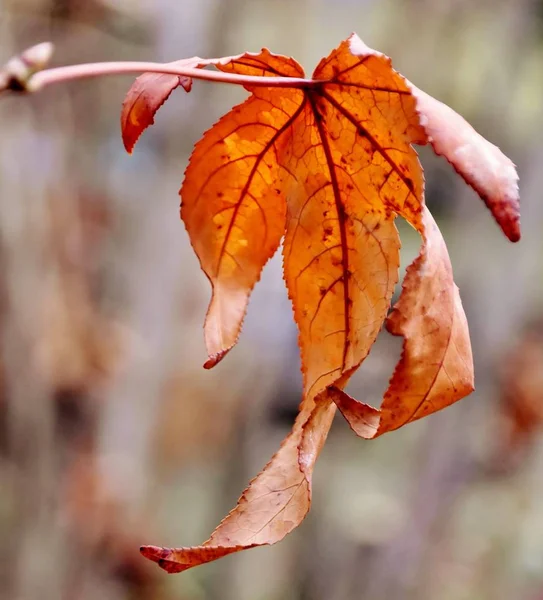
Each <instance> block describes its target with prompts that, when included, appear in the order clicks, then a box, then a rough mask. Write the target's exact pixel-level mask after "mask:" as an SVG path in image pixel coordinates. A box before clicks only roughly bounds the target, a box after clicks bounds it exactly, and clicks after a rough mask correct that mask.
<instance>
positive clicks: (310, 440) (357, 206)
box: [122, 34, 520, 572]
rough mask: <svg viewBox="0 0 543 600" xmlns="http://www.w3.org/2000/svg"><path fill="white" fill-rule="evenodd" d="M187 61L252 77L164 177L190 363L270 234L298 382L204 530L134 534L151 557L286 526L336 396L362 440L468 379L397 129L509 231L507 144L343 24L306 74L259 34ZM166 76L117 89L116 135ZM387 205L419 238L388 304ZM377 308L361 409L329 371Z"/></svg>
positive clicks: (459, 318) (343, 368)
mask: <svg viewBox="0 0 543 600" xmlns="http://www.w3.org/2000/svg"><path fill="white" fill-rule="evenodd" d="M192 60H193V62H192V64H193V65H197V66H205V65H207V64H214V65H215V67H216V68H217V69H219V70H220V71H223V72H228V73H235V74H238V75H244V76H246V82H245V87H246V89H247V90H248V91H249V92H251V95H250V97H249V98H248V99H247V100H246V101H245V102H244V103H242V104H240V105H239V106H237V107H235V108H233V109H232V110H231V111H230V112H229V113H228V114H227V115H225V116H224V117H223V118H222V119H221V120H220V121H219V122H218V123H216V124H215V125H214V126H213V127H212V128H211V129H210V130H209V131H207V132H206V133H205V134H204V136H203V138H202V139H201V140H200V141H199V142H198V143H197V144H196V147H195V149H194V152H193V154H192V157H191V159H190V163H189V166H188V168H187V170H186V173H185V180H184V182H183V187H182V188H181V192H180V193H181V198H182V204H181V217H182V219H183V221H184V223H185V225H186V228H187V231H188V233H189V236H190V239H191V242H192V245H193V248H194V250H195V251H196V254H197V255H198V258H199V260H200V264H201V266H202V269H203V270H204V272H205V273H206V275H207V276H208V278H209V280H210V282H211V285H212V288H213V296H212V300H211V304H210V306H209V309H208V313H207V317H206V323H205V339H206V345H207V349H208V353H209V359H208V361H207V363H206V365H205V366H206V367H212V366H213V365H215V364H216V363H217V362H218V361H220V360H221V359H222V358H223V357H224V356H225V354H226V353H227V352H228V351H229V350H230V349H231V348H232V347H233V346H234V344H235V343H236V341H237V338H238V336H239V332H240V329H241V325H242V322H243V318H244V315H245V311H246V307H247V303H248V300H249V295H250V293H251V290H252V288H253V286H254V285H255V283H256V282H257V281H258V279H259V277H260V273H261V271H262V268H263V267H264V265H265V263H266V262H267V261H268V259H269V258H270V257H271V256H272V255H273V254H274V253H275V251H276V250H277V248H278V247H279V244H280V242H281V240H282V239H284V244H283V261H284V276H285V281H286V284H287V287H288V291H289V297H290V299H291V301H292V304H293V309H294V317H295V320H296V323H297V325H298V328H299V332H300V336H299V344H300V349H301V355H302V370H303V376H304V391H303V400H302V404H301V407H300V413H299V415H298V417H297V419H296V422H295V424H294V427H293V430H292V432H291V434H290V435H289V436H288V437H287V438H286V439H285V441H284V442H283V445H282V446H281V449H280V450H279V452H278V453H277V454H276V455H275V456H274V457H273V458H272V460H271V461H270V463H269V464H268V465H267V466H266V467H265V468H264V470H263V471H262V472H261V473H260V474H259V475H258V476H257V477H256V478H255V479H254V480H253V481H252V482H251V484H250V485H249V487H248V488H247V489H246V490H245V492H244V493H243V494H242V496H241V498H240V500H239V501H238V504H237V506H236V507H235V508H234V509H233V511H232V512H231V513H230V514H229V515H228V516H227V517H226V518H225V519H224V520H223V521H222V523H221V524H220V525H219V526H218V527H217V529H215V531H214V532H213V534H212V535H211V537H210V539H209V540H207V541H206V542H204V543H203V544H202V545H201V546H197V547H192V548H179V549H169V548H159V547H155V546H144V547H143V548H142V549H141V551H142V554H143V555H144V556H146V557H147V558H150V559H152V560H154V561H156V562H158V564H159V565H160V566H161V567H162V568H164V569H165V570H166V571H168V572H179V571H183V570H186V569H188V568H190V567H192V566H196V565H199V564H202V563H205V562H209V561H211V560H215V559H217V558H220V557H221V556H224V555H226V554H230V553H232V552H237V551H239V550H243V549H245V548H250V547H253V546H258V545H263V544H272V543H275V542H277V541H278V540H280V539H282V538H283V537H284V536H285V535H286V534H287V533H288V532H289V531H291V530H292V529H293V528H295V527H296V526H297V525H298V524H299V523H300V522H301V521H302V519H303V518H304V516H305V515H306V514H307V511H308V510H309V505H310V499H311V475H312V471H313V467H314V464H315V461H316V458H317V456H318V454H319V451H320V449H321V448H322V445H323V443H324V441H325V439H326V436H327V433H328V430H329V427H330V425H331V423H332V418H333V415H334V412H335V409H336V406H337V407H339V409H340V411H341V412H342V414H343V415H344V417H345V418H346V419H347V421H348V422H349V424H350V426H351V427H352V429H353V430H354V431H355V432H356V433H357V434H358V435H360V436H361V437H364V438H368V439H370V438H375V437H377V436H379V435H381V434H383V433H385V432H387V431H391V430H393V429H397V428H398V427H401V426H402V425H405V424H406V423H409V422H411V421H414V420H416V419H419V418H421V417H424V416H426V415H428V414H430V413H432V412H435V411H437V410H440V409H441V408H444V407H445V406H447V405H449V404H451V403H452V402H455V401H456V400H459V399H460V398H462V397H464V396H466V395H467V394H469V393H470V392H471V391H472V389H473V361H472V355H471V347H470V342H469V334H468V327H467V323H466V318H465V315H464V311H463V308H462V304H461V301H460V296H459V293H458V289H457V287H456V286H455V284H454V281H453V277H452V269H451V264H450V260H449V256H448V253H447V249H446V246H445V243H444V241H443V238H442V236H441V233H440V231H439V229H438V227H437V225H436V224H435V222H434V220H433V218H432V216H431V214H430V212H429V211H428V209H427V208H426V207H425V203H424V179H423V172H422V168H421V165H420V163H419V160H418V157H417V154H416V152H415V150H414V149H413V146H412V144H426V143H431V144H432V145H433V147H434V149H435V151H436V152H437V153H438V154H443V155H444V156H445V157H446V158H447V160H449V161H450V162H451V164H452V165H453V166H454V168H455V169H456V170H457V171H458V172H459V173H460V175H462V176H463V177H464V179H465V180H466V181H467V182H468V183H469V184H470V185H472V187H474V189H475V190H476V191H477V192H478V193H479V195H480V196H481V197H482V198H483V200H484V201H485V203H486V204H487V206H488V207H489V208H490V210H491V211H492V213H493V215H494V217H495V218H496V220H497V221H498V223H499V224H500V226H501V227H502V229H503V231H504V232H505V234H506V235H507V236H508V237H509V238H510V239H511V240H513V241H516V240H518V239H519V237H520V233H519V201H518V187H517V175H516V171H515V168H514V165H513V164H512V163H511V161H510V160H509V159H508V158H506V157H505V156H504V155H503V154H502V153H501V152H500V151H499V149H498V148H496V147H495V146H493V145H492V144H490V143H489V142H487V141H486V140H484V138H482V137H481V136H480V135H479V134H477V133H476V132H475V131H474V130H473V128H472V127H471V126H470V125H468V124H467V123H466V122H465V121H464V120H463V119H462V117H460V116H459V115H458V114H456V113H455V112H454V111H452V109H450V108H449V107H447V106H445V105H443V104H442V103H440V102H438V101H437V100H435V99H433V98H431V97H430V96H428V95H427V94H425V93H424V92H422V91H420V90H418V89H417V88H416V87H415V86H414V85H412V84H411V83H410V82H409V81H407V80H406V79H404V78H403V77H402V76H401V75H399V74H398V73H397V72H396V71H394V70H393V69H392V66H391V61H390V59H389V58H387V57H386V56H384V55H383V54H381V53H379V52H376V51H374V50H371V49H370V48H368V47H367V46H366V45H365V44H364V43H363V42H362V41H361V40H360V39H359V38H358V37H357V36H356V35H354V34H353V35H352V36H351V37H350V38H349V39H348V40H346V41H345V42H343V43H341V44H340V46H339V47H338V48H337V49H336V50H334V51H333V52H332V53H331V54H330V55H329V56H328V57H327V58H325V59H323V60H322V61H321V62H320V64H319V65H318V66H317V68H316V70H315V72H314V73H313V77H312V79H310V80H303V79H302V78H303V77H304V73H303V70H302V68H301V67H300V65H299V64H298V63H297V62H296V61H294V60H293V59H292V58H288V57H284V56H279V55H274V54H272V53H270V52H269V51H268V50H262V51H261V52H260V53H258V54H251V53H246V54H243V55H239V56H236V57H230V58H225V59H219V60H213V61H201V59H192ZM255 76H256V77H259V78H262V77H269V78H273V77H279V78H283V79H281V82H283V81H286V80H284V78H293V79H292V82H293V84H292V85H288V81H286V83H284V85H283V84H282V86H281V87H279V86H275V85H274V86H271V85H270V87H266V86H265V85H263V84H262V83H261V82H260V83H259V85H258V86H257V85H253V86H251V81H250V77H255ZM168 77H170V79H169V83H168V82H167V83H166V84H165V85H164V81H163V80H161V84H160V85H156V79H155V76H153V75H150V74H145V75H143V76H142V77H140V78H138V81H137V83H136V84H135V86H134V87H133V88H132V89H131V90H130V91H129V93H128V95H127V99H126V101H125V103H124V105H123V117H122V123H123V138H124V140H125V145H126V146H127V148H128V149H129V150H131V149H132V146H133V143H134V141H135V140H137V138H138V137H139V135H140V134H141V132H142V131H143V129H144V128H145V127H146V126H147V125H148V124H149V123H151V122H152V120H153V117H154V114H155V112H156V110H157V109H158V107H159V106H160V105H161V104H162V103H163V101H164V100H165V99H166V98H167V96H168V95H169V94H170V92H171V90H172V89H173V88H174V87H176V86H177V85H179V83H181V84H182V85H184V87H185V89H187V88H188V85H189V82H187V81H185V82H184V84H183V82H180V80H179V77H178V76H168ZM255 81H256V80H255ZM277 81H279V80H277ZM294 83H295V84H294ZM142 98H143V101H142ZM127 115H130V118H127ZM398 215H399V216H401V217H403V218H404V219H406V220H407V221H408V222H409V223H410V224H411V225H412V226H413V227H414V228H415V229H416V230H417V231H418V232H419V233H420V235H421V238H422V247H421V251H420V254H419V256H418V257H417V259H416V260H415V261H414V262H413V263H412V265H411V266H410V267H409V268H408V270H407V274H406V277H405V280H404V282H403V288H402V293H401V296H400V299H399V301H398V302H397V304H396V305H395V306H394V308H393V311H392V312H391V314H390V316H389V317H388V319H387V312H388V310H389V307H390V302H391V298H392V294H393V291H394V287H395V285H396V283H397V281H398V266H399V249H400V240H399V237H398V232H397V230H396V227H395V224H394V220H395V218H396V217H397V216H398ZM384 322H386V326H387V328H388V330H389V331H390V332H391V333H392V334H394V335H401V336H403V338H404V343H403V353H402V356H401V359H400V362H399V363H398V365H397V367H396V370H395V372H394V375H393V377H392V379H391V382H390V385H389V388H388V390H387V392H386V394H385V397H384V400H383V403H382V406H381V409H379V410H378V409H375V408H373V407H371V406H368V405H366V404H364V403H362V402H359V401H357V400H355V399H353V398H351V397H349V396H348V395H347V394H346V393H345V392H343V388H344V387H345V385H346V383H347V381H348V379H349V377H350V376H351V375H352V374H353V372H354V371H355V370H356V369H357V368H358V367H359V366H360V364H361V362H362V361H363V360H364V359H365V358H366V356H367V355H368V353H369V351H370V348H371V346H372V344H373V343H374V341H375V338H376V336H377V334H378V332H379V330H380V328H381V327H382V325H383V323H384Z"/></svg>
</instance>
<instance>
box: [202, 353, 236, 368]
mask: <svg viewBox="0 0 543 600" xmlns="http://www.w3.org/2000/svg"><path fill="white" fill-rule="evenodd" d="M228 350H230V348H227V349H226V350H221V351H220V352H217V353H216V354H212V355H211V356H210V357H209V358H208V359H207V360H206V361H205V363H204V369H212V368H213V367H214V366H216V365H218V364H219V363H220V362H221V360H222V359H223V358H224V357H225V356H226V354H227V353H228Z"/></svg>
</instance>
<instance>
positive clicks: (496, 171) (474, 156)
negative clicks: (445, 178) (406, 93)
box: [408, 82, 520, 242]
mask: <svg viewBox="0 0 543 600" xmlns="http://www.w3.org/2000/svg"><path fill="white" fill-rule="evenodd" d="M408 83H409V86H410V88H411V91H412V93H413V95H414V96H415V98H416V99H417V112H418V113H419V114H420V116H421V124H422V125H423V127H424V129H425V131H426V133H427V135H428V141H429V142H430V143H431V144H432V147H433V149H434V151H435V153H436V154H439V155H443V156H444V157H445V158H446V159H447V160H448V161H449V162H450V163H451V164H452V166H453V167H454V168H455V170H456V171H457V172H458V173H459V174H460V175H461V176H462V177H463V178H464V180H465V181H466V183H468V184H469V185H471V186H472V187H473V189H474V190H475V191H476V192H477V193H478V194H479V196H480V197H481V198H482V199H483V201H484V202H485V204H486V205H487V206H488V208H489V209H490V212H491V213H492V215H493V217H494V218H495V219H496V221H497V223H498V225H499V226H500V227H501V228H502V231H503V232H504V233H505V235H506V236H507V237H508V238H509V239H510V240H511V241H512V242H518V240H519V239H520V200H519V191H518V175H517V171H516V169H515V165H514V164H513V163H512V162H511V161H510V160H509V159H508V158H507V156H505V154H503V152H502V151H501V150H500V149H499V148H498V147H497V146H495V145H494V144H491V143H490V142H489V141H488V140H486V139H485V138H484V137H483V136H482V135H480V134H479V133H477V132H476V131H475V129H473V127H472V126H471V125H470V124H469V123H467V122H466V121H465V120H464V119H463V118H462V117H461V116H460V115H459V114H458V113H456V112H454V110H452V108H450V107H449V106H447V105H446V104H443V102H439V100H436V99H435V98H432V96H429V95H428V94H427V93H426V92H423V91H422V90H419V88H417V87H416V86H414V85H413V84H412V83H410V82H408Z"/></svg>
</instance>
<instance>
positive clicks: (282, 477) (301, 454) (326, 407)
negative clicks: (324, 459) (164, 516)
mask: <svg viewBox="0 0 543 600" xmlns="http://www.w3.org/2000/svg"><path fill="white" fill-rule="evenodd" d="M335 408H336V407H335V405H334V404H333V403H332V402H331V401H330V400H329V399H327V398H323V399H318V401H317V402H315V401H313V400H310V399H309V398H305V399H304V401H303V403H302V406H301V407H300V413H299V415H298V418H297V419H296V422H295V423H294V427H293V429H292V432H291V433H290V435H289V436H287V438H286V439H285V440H284V441H283V443H282V445H281V448H280V450H279V452H277V454H276V455H275V456H274V457H273V458H272V459H271V461H270V462H269V463H268V464H267V465H266V467H264V469H263V470H262V472H261V473H260V474H259V475H258V476H257V477H256V478H255V479H253V481H252V482H251V483H250V485H249V487H248V488H247V489H246V490H245V491H244V492H243V494H242V495H241V497H240V499H239V500H238V503H237V505H236V507H235V508H234V510H232V512H230V514H229V515H228V516H227V517H225V518H224V519H223V521H222V522H221V524H220V525H219V526H218V527H217V528H216V529H215V531H214V532H213V533H212V535H211V537H210V538H209V540H207V541H206V542H204V543H203V544H202V545H201V546H194V547H190V548H160V547H157V546H143V547H142V548H141V553H142V554H143V556H145V557H147V558H150V559H151V560H154V561H155V562H157V563H158V564H159V566H161V567H162V568H163V569H164V570H165V571H168V573H179V572H181V571H186V570H187V569H189V568H191V567H196V566H198V565H201V564H203V563H206V562H210V561H212V560H215V559H217V558H221V557H223V556H226V555H227V554H232V553H233V552H239V551H240V550H246V549H248V548H253V547H255V546H262V545H268V544H274V543H275V542H278V541H279V540H281V539H283V538H284V537H285V535H287V534H288V533H290V532H291V531H292V530H293V529H295V528H296V527H297V526H298V525H299V524H300V523H301V521H302V520H303V518H304V517H305V515H306V514H307V512H308V511H309V506H310V503H311V475H312V473H313V467H314V465H315V461H316V460H317V457H318V455H319V452H320V450H321V448H322V446H323V444H324V442H325V440H326V436H327V435H328V430H329V429H330V425H331V424H332V419H333V417H334V414H335Z"/></svg>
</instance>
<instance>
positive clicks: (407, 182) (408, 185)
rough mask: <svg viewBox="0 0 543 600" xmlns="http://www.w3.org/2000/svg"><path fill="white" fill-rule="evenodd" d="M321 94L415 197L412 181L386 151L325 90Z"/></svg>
mask: <svg viewBox="0 0 543 600" xmlns="http://www.w3.org/2000/svg"><path fill="white" fill-rule="evenodd" d="M322 94H323V96H324V97H325V98H326V99H327V100H328V101H329V102H330V104H332V106H333V107H334V108H335V109H336V110H337V111H338V112H339V113H341V114H342V115H343V116H344V117H345V118H346V119H347V120H348V121H349V122H350V123H352V124H353V125H354V126H355V127H356V129H357V131H362V132H363V134H364V136H365V137H366V138H368V140H369V142H370V144H371V145H372V146H373V147H374V148H375V149H376V150H377V152H379V154H380V155H381V156H382V157H383V158H384V159H385V160H386V161H387V163H388V164H389V165H390V166H391V168H392V170H393V171H394V172H395V173H396V175H397V176H398V177H399V178H400V179H401V181H402V182H403V183H404V184H405V187H406V188H407V189H408V191H409V193H410V194H413V195H415V188H414V185H413V181H412V180H411V179H409V178H408V177H406V176H405V175H404V174H403V173H402V172H401V171H400V169H399V168H398V165H397V164H396V163H395V162H394V161H393V160H392V158H390V156H389V155H388V153H387V151H386V150H385V149H384V148H383V146H381V144H380V143H379V142H378V141H377V140H376V139H375V137H374V136H373V135H372V134H371V133H370V132H369V131H368V130H367V129H366V128H365V127H363V126H362V125H361V124H360V123H359V122H358V121H357V120H356V119H355V117H354V116H353V115H352V114H351V113H350V112H349V111H348V110H347V109H346V108H345V107H344V106H342V105H341V104H340V103H339V102H338V101H337V100H336V99H335V98H334V97H333V96H331V95H330V94H328V93H327V92H326V90H323V92H322Z"/></svg>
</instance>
